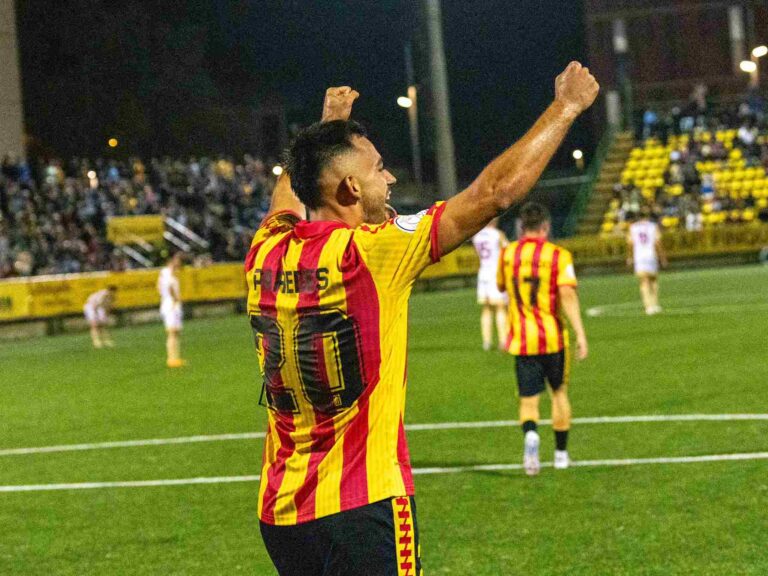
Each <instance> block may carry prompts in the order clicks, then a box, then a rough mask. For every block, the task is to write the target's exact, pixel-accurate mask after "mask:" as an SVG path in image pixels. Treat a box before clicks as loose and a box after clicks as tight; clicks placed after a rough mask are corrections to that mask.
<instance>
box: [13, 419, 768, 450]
mask: <svg viewBox="0 0 768 576" xmlns="http://www.w3.org/2000/svg"><path fill="white" fill-rule="evenodd" d="M761 420H762V421H768V414H651V415H645V416H644V415H638V416H590V417H584V418H574V419H573V423H574V424H633V423H639V422H732V421H761ZM551 423H552V421H551V420H542V421H541V422H540V424H543V425H549V424H551ZM518 425H519V422H518V421H517V420H491V421H477V422H432V423H425V424H408V425H406V427H405V428H406V430H408V431H429V430H462V429H473V428H475V429H479V428H508V427H513V426H518ZM265 436H266V433H265V432H240V433H233V434H206V435H197V436H181V437H177V438H147V439H138V440H116V441H108V442H91V443H86V444H61V445H56V446H33V447H29V448H0V456H22V455H27V454H49V453H55V452H80V451H86V450H107V449H112V448H135V447H141V446H167V445H173V444H195V443H200V442H225V441H232V440H258V439H261V438H264V437H265Z"/></svg>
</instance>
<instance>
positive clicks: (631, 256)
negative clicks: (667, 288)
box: [627, 210, 667, 315]
mask: <svg viewBox="0 0 768 576" xmlns="http://www.w3.org/2000/svg"><path fill="white" fill-rule="evenodd" d="M627 265H628V266H630V267H632V266H633V265H634V269H635V276H637V278H638V280H639V281H640V297H641V298H642V300H643V306H644V307H645V313H646V314H648V315H653V314H658V313H659V312H661V306H659V265H661V267H663V268H665V267H666V266H667V257H666V254H665V253H664V247H663V246H662V244H661V231H660V230H659V226H658V225H657V224H656V223H655V222H652V221H651V219H650V216H649V214H648V212H647V210H644V211H643V213H642V214H641V216H640V218H639V220H637V221H635V222H633V223H632V224H630V226H629V232H628V233H627Z"/></svg>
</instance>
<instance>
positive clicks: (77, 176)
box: [0, 156, 274, 278]
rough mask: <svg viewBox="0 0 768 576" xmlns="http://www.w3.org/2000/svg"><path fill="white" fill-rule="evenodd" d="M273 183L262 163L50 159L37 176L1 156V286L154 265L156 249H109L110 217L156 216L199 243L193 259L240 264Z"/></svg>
mask: <svg viewBox="0 0 768 576" xmlns="http://www.w3.org/2000/svg"><path fill="white" fill-rule="evenodd" d="M273 182H274V180H273V177H272V175H271V173H270V172H269V171H268V170H267V168H266V166H265V164H264V163H263V162H262V161H261V160H259V159H256V158H252V157H250V156H246V157H245V158H243V160H242V161H240V162H238V163H234V162H233V161H232V160H231V159H227V158H217V159H205V158H201V159H195V158H192V159H190V160H187V161H181V160H172V159H167V158H166V159H162V160H158V159H152V160H151V161H149V162H148V163H146V164H145V162H143V161H142V160H140V159H138V158H132V159H130V160H129V161H127V162H122V161H116V160H95V161H91V160H84V159H77V158H74V159H72V160H70V161H68V162H62V161H60V160H51V161H48V162H45V163H42V164H40V165H39V166H38V167H37V170H32V169H31V168H30V166H28V165H27V164H26V163H25V162H23V161H20V160H17V159H15V158H13V157H11V156H6V157H5V158H4V159H3V161H2V175H1V176H0V278H7V277H16V276H33V275H39V274H58V273H75V272H87V271H96V270H124V269H127V268H136V267H142V266H147V265H153V264H156V263H157V262H158V260H159V259H160V258H161V257H162V250H159V249H154V248H153V247H152V246H149V247H148V251H147V252H144V253H143V255H141V254H138V253H136V252H135V251H132V250H130V249H129V248H127V247H120V246H114V245H113V244H112V243H110V242H109V241H108V240H107V227H108V221H109V219H110V218H111V217H113V216H133V215H147V214H160V215H162V216H163V217H164V219H165V221H166V222H167V223H173V226H175V227H176V228H177V229H178V230H181V231H182V232H184V234H186V235H187V236H189V237H190V238H193V239H194V238H196V239H199V242H198V244H197V246H196V248H197V257H198V258H201V259H204V260H212V261H226V260H230V261H231V260H242V258H243V257H244V255H245V253H246V252H247V249H248V245H249V243H250V240H251V237H252V235H253V231H254V230H255V229H256V228H257V227H258V225H259V223H260V221H261V219H262V217H263V216H264V214H265V212H266V209H267V207H268V202H269V195H270V193H271V187H272V185H273ZM168 239H169V240H171V243H175V244H177V246H179V247H181V246H183V245H184V243H183V242H182V241H180V240H174V238H173V237H170V238H168ZM131 254H134V255H135V257H131V256H130V255H131Z"/></svg>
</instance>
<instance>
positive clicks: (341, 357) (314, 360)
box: [251, 310, 365, 413]
mask: <svg viewBox="0 0 768 576" xmlns="http://www.w3.org/2000/svg"><path fill="white" fill-rule="evenodd" d="M251 326H252V327H253V330H254V336H255V338H256V347H257V349H258V350H260V351H261V354H260V356H261V360H262V363H263V364H262V372H263V374H264V391H265V392H266V397H267V405H268V406H269V407H270V408H272V409H273V410H277V411H279V412H291V413H297V412H298V411H299V406H298V401H297V398H296V392H297V391H295V390H292V389H291V388H289V387H287V386H285V384H284V382H283V381H282V378H281V376H280V370H281V368H282V367H283V365H284V364H285V336H284V332H283V328H282V326H281V325H280V324H279V323H278V322H277V320H276V319H275V318H273V317H271V316H266V315H259V316H252V317H251ZM293 342H294V345H293V350H294V359H295V363H296V366H297V367H298V368H299V377H300V380H301V392H302V393H303V395H304V397H305V398H306V399H307V401H308V402H309V403H310V404H311V405H312V406H313V407H314V409H315V410H318V411H320V412H325V413H334V412H338V411H340V410H343V409H345V408H349V407H350V406H351V405H352V404H353V403H354V401H355V400H357V399H358V398H359V397H360V394H362V392H363V389H364V387H365V386H364V383H363V377H362V375H363V366H362V361H361V355H360V349H361V343H360V334H359V329H358V327H357V324H356V322H355V321H354V320H353V319H352V318H348V317H347V316H345V315H344V314H343V313H341V312H340V311H338V310H331V311H318V312H312V313H304V314H302V315H301V316H300V318H299V321H298V323H297V325H296V328H295V329H294V332H293Z"/></svg>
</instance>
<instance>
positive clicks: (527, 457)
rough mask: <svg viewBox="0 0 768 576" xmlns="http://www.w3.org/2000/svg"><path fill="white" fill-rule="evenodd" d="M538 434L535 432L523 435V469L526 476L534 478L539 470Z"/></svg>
mask: <svg viewBox="0 0 768 576" xmlns="http://www.w3.org/2000/svg"><path fill="white" fill-rule="evenodd" d="M539 443H540V439H539V434H538V432H536V431H535V430H528V432H526V433H525V450H524V452H523V469H524V470H525V473H526V474H528V476H536V474H538V473H539V470H541V463H540V462H539Z"/></svg>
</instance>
